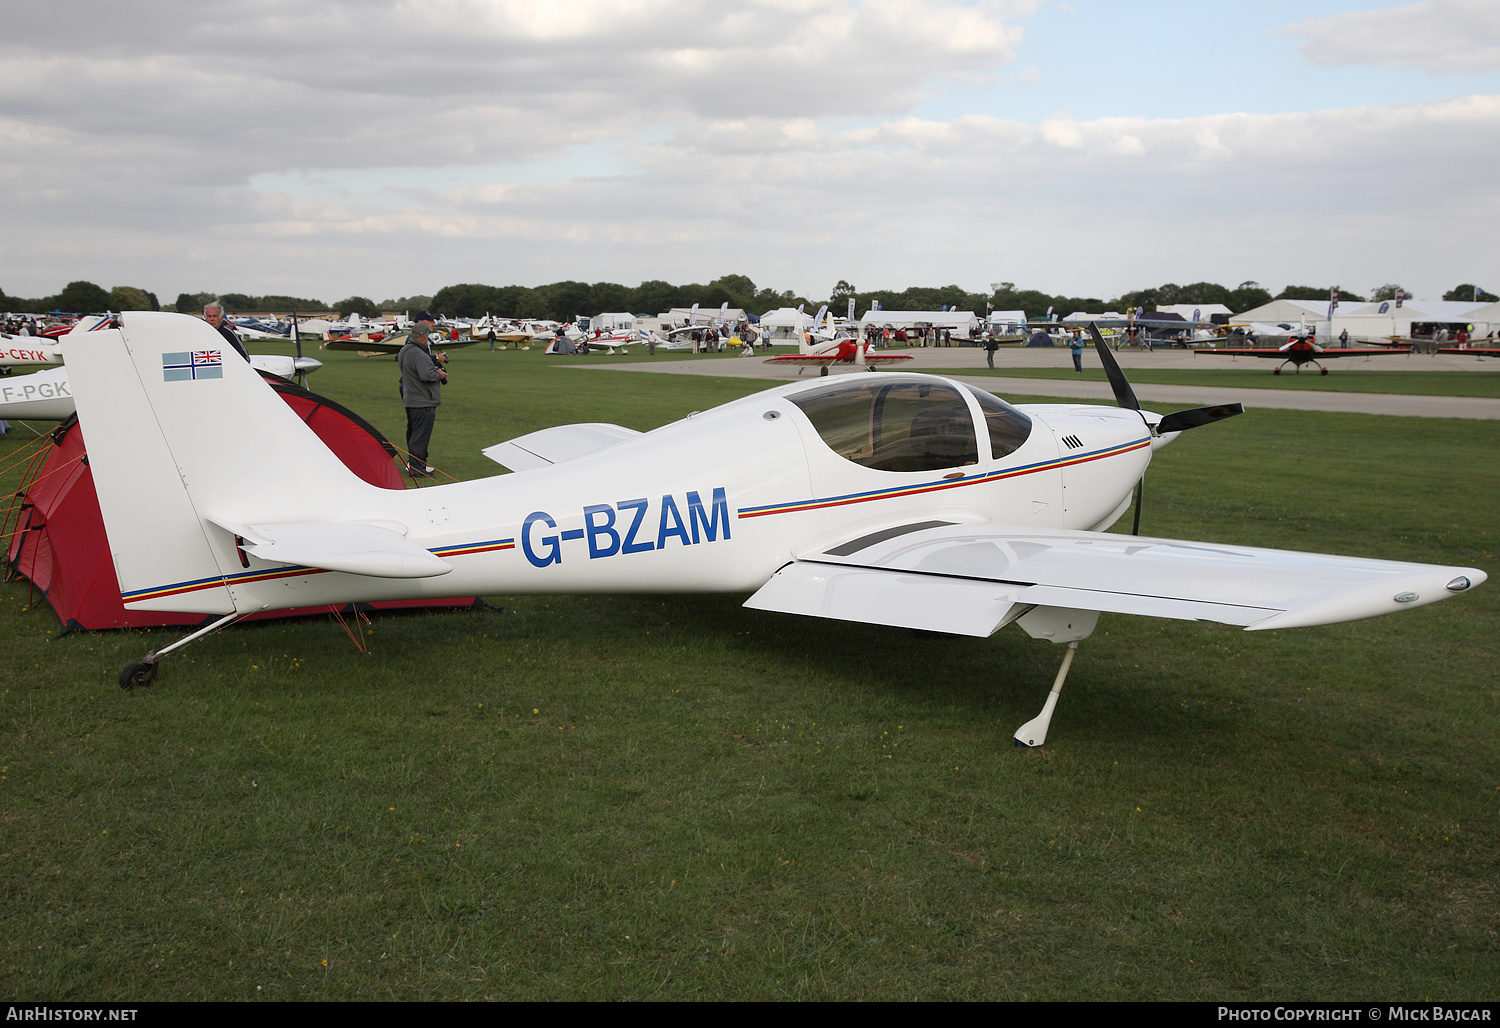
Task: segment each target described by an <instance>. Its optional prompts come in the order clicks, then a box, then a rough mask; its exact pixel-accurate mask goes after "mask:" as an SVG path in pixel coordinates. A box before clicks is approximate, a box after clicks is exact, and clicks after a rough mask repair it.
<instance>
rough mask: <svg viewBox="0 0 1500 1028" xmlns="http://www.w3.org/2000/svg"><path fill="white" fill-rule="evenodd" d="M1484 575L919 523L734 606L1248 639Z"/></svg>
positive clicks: (790, 572)
mask: <svg viewBox="0 0 1500 1028" xmlns="http://www.w3.org/2000/svg"><path fill="white" fill-rule="evenodd" d="M1486 577H1487V576H1486V575H1485V573H1484V572H1483V571H1480V570H1477V569H1475V568H1461V567H1440V566H1437V565H1432V564H1407V563H1401V562H1396V561H1385V560H1371V559H1368V558H1361V557H1341V556H1335V555H1331V554H1320V553H1299V552H1296V551H1292V550H1268V549H1259V548H1255V547H1249V546H1229V545H1222V544H1218V543H1200V542H1189V541H1184V540H1177V539H1152V538H1145V537H1141V536H1130V535H1115V534H1111V533H1105V532H1074V531H1067V530H1063V529H1055V530H1045V531H1038V530H1035V529H1027V528H1020V527H1015V526H1010V525H1000V524H993V523H988V522H982V523H968V524H952V523H945V522H935V521H928V522H919V523H915V524H909V525H898V526H894V527H892V528H888V529H884V530H881V531H878V532H873V533H870V534H868V535H865V536H861V537H858V538H854V539H851V540H849V541H847V542H844V543H841V544H839V545H836V546H832V547H829V548H827V549H822V550H818V551H814V552H809V553H806V554H803V555H801V556H799V557H798V558H797V559H796V560H794V561H792V562H791V563H789V564H787V565H786V566H784V567H782V568H781V569H780V570H779V571H777V572H776V574H775V575H773V576H772V577H771V579H770V581H768V582H767V583H766V584H765V585H764V586H762V587H761V588H760V590H759V591H758V592H756V593H755V595H753V596H752V597H750V599H749V600H748V601H746V603H745V606H747V607H753V608H756V609H760V610H775V611H782V612H785V613H792V614H804V615H809V616H812V617H824V618H834V619H837V620H842V621H860V622H866V623H873V624H880V625H892V626H895V627H903V628H917V629H925V630H929V631H939V632H948V633H952V634H957V635H972V636H986V635H989V634H991V633H993V632H994V631H996V630H997V629H999V628H1001V627H1002V626H1004V625H1006V624H1009V623H1010V622H1011V621H1013V620H1015V619H1016V618H1018V617H1021V616H1024V615H1025V614H1026V613H1027V612H1028V611H1029V610H1030V609H1031V608H1032V607H1033V606H1044V607H1060V608H1065V609H1073V610H1083V611H1108V612H1113V613H1119V614H1141V615H1146V616H1151V617H1166V618H1176V619H1181V620H1188V621H1217V622H1219V623H1221V624H1228V625H1240V626H1243V627H1245V628H1247V629H1250V630H1255V631H1260V630H1264V629H1268V628H1272V629H1274V628H1299V627H1305V626H1309V625H1325V624H1336V623H1339V622H1342V621H1354V620H1358V619H1360V618H1367V617H1374V616H1376V615H1378V614H1388V613H1391V612H1393V611H1397V610H1403V609H1406V608H1409V607H1420V606H1423V605H1425V604H1428V603H1432V602H1434V601H1436V600H1440V599H1444V598H1446V597H1449V596H1452V595H1453V594H1454V593H1456V592H1462V591H1464V590H1466V589H1468V588H1469V587H1470V586H1473V585H1478V584H1480V583H1481V582H1483V581H1484V580H1485V578H1486Z"/></svg>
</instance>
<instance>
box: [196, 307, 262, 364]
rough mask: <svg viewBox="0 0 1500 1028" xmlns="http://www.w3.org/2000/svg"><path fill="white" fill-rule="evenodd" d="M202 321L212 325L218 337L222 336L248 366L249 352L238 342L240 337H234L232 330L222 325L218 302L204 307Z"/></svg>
mask: <svg viewBox="0 0 1500 1028" xmlns="http://www.w3.org/2000/svg"><path fill="white" fill-rule="evenodd" d="M203 320H204V321H206V322H208V323H209V324H210V325H212V326H213V327H214V329H215V330H216V331H217V332H218V333H219V335H221V336H223V337H224V339H225V341H226V342H228V343H229V345H230V346H232V347H234V352H235V353H237V354H239V355H240V356H241V357H243V358H245V363H247V364H248V363H249V362H250V352H249V351H248V350H246V349H245V344H244V343H241V342H240V337H239V336H237V335H235V333H234V329H232V328H230V327H229V326H228V325H226V324H224V305H223V304H221V303H220V302H219V301H218V300H214V301H213V302H212V303H210V304H209V305H208V306H207V307H204V308H203Z"/></svg>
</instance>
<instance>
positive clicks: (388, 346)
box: [322, 332, 486, 354]
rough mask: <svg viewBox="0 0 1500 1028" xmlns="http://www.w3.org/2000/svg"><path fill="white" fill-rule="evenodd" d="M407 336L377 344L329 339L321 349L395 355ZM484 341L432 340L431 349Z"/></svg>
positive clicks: (363, 340) (358, 340)
mask: <svg viewBox="0 0 1500 1028" xmlns="http://www.w3.org/2000/svg"><path fill="white" fill-rule="evenodd" d="M407 334H408V333H405V332H403V333H401V334H400V335H396V336H387V337H386V338H384V339H382V340H380V341H379V342H374V341H372V340H369V339H330V340H328V341H327V342H326V343H323V344H322V348H323V349H325V350H353V351H355V352H356V353H364V354H371V353H389V354H395V353H399V352H400V351H401V347H402V345H403V344H404V343H405V342H406V337H407ZM485 341H486V340H485V339H484V337H483V336H481V337H480V338H478V339H460V340H458V341H457V342H452V341H450V340H447V339H433V340H432V348H433V349H434V350H457V349H459V348H460V347H464V346H473V345H474V344H475V343H482V342H485Z"/></svg>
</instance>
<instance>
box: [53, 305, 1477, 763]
mask: <svg viewBox="0 0 1500 1028" xmlns="http://www.w3.org/2000/svg"><path fill="white" fill-rule="evenodd" d="M64 345H65V350H66V355H67V358H68V368H69V370H70V372H71V373H72V376H73V388H74V392H75V394H76V398H77V401H78V412H79V416H80V419H81V421H82V425H83V429H84V431H85V432H87V433H88V439H89V457H90V462H91V468H92V470H93V477H94V483H95V486H96V489H97V492H98V496H99V505H100V508H101V511H102V513H103V518H104V524H105V528H106V531H107V533H108V536H109V543H110V550H111V552H112V553H113V554H114V559H115V566H116V569H117V572H118V577H119V583H120V589H121V595H122V597H123V600H124V602H125V605H126V606H127V607H129V608H132V609H151V610H174V611H191V612H197V613H203V614H212V615H218V618H217V620H215V621H214V622H213V623H212V624H210V625H208V626H206V627H205V628H202V629H200V630H199V631H198V632H195V633H193V634H191V635H188V636H186V637H185V638H183V639H181V640H179V641H178V642H176V643H173V644H172V645H170V646H166V647H163V648H162V649H160V650H157V651H155V652H153V653H149V654H147V655H146V657H145V658H144V659H143V660H142V661H141V662H139V663H136V664H132V665H131V666H129V667H127V668H126V669H125V670H124V672H122V674H121V676H120V681H121V685H122V686H124V687H126V688H131V687H135V686H138V685H144V684H146V683H148V682H150V681H151V679H152V677H153V676H154V675H155V674H156V670H157V667H158V664H159V662H160V661H161V660H162V658H163V657H165V656H166V655H167V654H169V653H171V652H174V651H175V650H177V649H179V648H181V647H182V646H183V645H186V644H188V643H190V642H191V641H192V640H193V639H195V638H197V637H199V636H200V635H202V634H206V633H207V632H210V631H213V630H214V629H215V628H218V627H222V626H224V625H227V624H229V623H230V622H232V621H234V620H236V619H237V618H239V617H241V616H243V615H245V614H247V613H249V612H251V611H261V610H271V609H282V608H287V607H293V606H312V605H316V604H324V603H340V604H342V603H346V602H350V601H365V600H377V599H397V598H421V597H441V596H455V595H476V594H477V595H493V594H497V593H499V594H506V593H610V592H750V593H753V595H752V596H751V597H750V599H749V600H748V601H747V602H746V605H747V606H749V607H753V608H757V609H760V610H768V611H779V612H785V613H793V614H802V615H807V616H812V617H821V618H833V619H839V620H847V621H858V622H865V623H873V624H879V625H889V626H894V627H903V628H913V629H922V630H929V631H937V632H944V633H950V634H961V635H970V636H980V637H982V636H987V635H990V634H991V633H993V632H995V631H996V630H997V629H999V628H1001V627H1002V626H1004V625H1007V624H1009V623H1011V622H1012V621H1014V622H1016V623H1017V624H1019V625H1020V626H1021V627H1022V628H1023V629H1024V630H1025V631H1026V632H1028V633H1029V634H1030V635H1032V636H1033V637H1035V638H1041V639H1048V640H1050V641H1052V642H1054V643H1059V644H1065V645H1066V646H1067V647H1068V649H1067V652H1066V653H1065V655H1064V659H1063V663H1062V669H1061V670H1060V671H1059V673H1058V676H1057V679H1056V681H1055V682H1054V684H1053V687H1052V691H1051V693H1050V694H1049V696H1048V698H1047V702H1046V705H1045V707H1044V708H1043V711H1042V713H1041V714H1040V715H1038V717H1037V718H1035V719H1033V720H1032V721H1031V722H1028V723H1027V724H1026V725H1024V726H1022V728H1021V729H1020V730H1019V731H1018V732H1017V733H1016V739H1017V742H1018V743H1019V744H1024V745H1040V744H1041V743H1042V742H1043V741H1044V740H1045V738H1046V733H1047V726H1048V723H1049V722H1050V720H1051V717H1052V712H1053V710H1054V708H1055V706H1056V703H1057V696H1058V693H1059V691H1060V690H1061V688H1062V684H1063V680H1064V678H1065V676H1066V673H1067V670H1068V667H1069V666H1070V665H1071V663H1072V659H1073V654H1074V652H1075V650H1076V648H1077V644H1078V642H1079V640H1082V639H1085V638H1087V637H1088V636H1089V635H1090V634H1091V633H1092V632H1093V630H1094V627H1095V624H1096V622H1097V621H1098V617H1099V613H1100V612H1101V611H1112V612H1120V613H1129V614H1144V615H1151V616H1156V617H1168V618H1181V619H1189V620H1208V621H1218V622H1222V623H1226V624H1232V625H1240V626H1244V627H1245V628H1247V629H1252V630H1264V629H1281V628H1294V627H1300V626H1305V625H1322V624H1331V623H1336V622H1341V621H1349V620H1355V619H1358V618H1365V617H1372V616H1374V615H1377V614H1385V613H1390V612H1393V611H1398V610H1406V609H1411V608H1414V607H1419V606H1422V605H1424V604H1428V603H1432V602H1434V601H1437V600H1441V599H1446V598H1448V597H1451V596H1453V595H1456V594H1458V593H1460V592H1463V591H1465V590H1467V589H1469V588H1470V587H1472V586H1474V585H1477V584H1480V583H1482V582H1483V581H1484V580H1485V574H1484V572H1483V571H1480V570H1477V569H1474V568H1461V567H1460V568H1454V567H1438V566H1433V565H1425V564H1410V563H1397V562H1391V561H1382V560H1371V559H1364V558H1356V557H1341V556H1326V555H1319V554H1311V553H1297V552H1292V551H1284V550H1268V549H1257V548H1252V547H1244V546H1229V545H1221V544H1217V543H1195V542H1183V541H1177V540H1171V539H1152V538H1142V537H1138V536H1125V535H1114V534H1106V533H1105V532H1104V529H1106V528H1108V527H1109V526H1110V525H1111V524H1112V523H1113V522H1114V521H1115V520H1116V519H1117V518H1118V517H1120V516H1121V515H1122V514H1123V513H1124V512H1125V510H1126V509H1127V508H1128V507H1129V505H1130V500H1131V492H1132V489H1133V488H1134V487H1135V486H1136V484H1137V483H1138V482H1139V481H1140V479H1141V477H1142V475H1143V474H1144V472H1145V470H1146V467H1147V465H1148V464H1149V463H1150V459H1151V455H1152V453H1153V452H1155V450H1156V449H1158V448H1159V447H1161V446H1164V445H1166V444H1167V443H1169V442H1171V441H1172V440H1173V439H1175V438H1176V436H1177V435H1178V434H1179V433H1180V432H1181V431H1183V430H1184V429H1187V428H1191V427H1195V426H1197V425H1203V424H1208V423H1211V422H1213V421H1215V420H1219V419H1220V418H1222V417H1226V416H1229V415H1231V414H1234V413H1237V412H1238V410H1237V407H1218V408H1204V409H1199V410H1191V411H1182V412H1179V413H1177V414H1170V415H1167V416H1165V417H1162V416H1160V415H1157V414H1154V413H1150V412H1147V411H1142V410H1141V409H1140V405H1139V403H1137V402H1135V396H1134V393H1133V392H1132V391H1131V389H1130V386H1129V383H1128V382H1126V381H1125V379H1124V376H1123V374H1121V373H1120V371H1119V367H1118V365H1116V364H1115V362H1114V360H1113V356H1112V355H1111V354H1110V352H1109V350H1108V349H1107V348H1106V347H1105V346H1104V345H1103V343H1102V341H1100V340H1099V339H1098V337H1097V336H1096V338H1095V346H1096V349H1097V350H1098V351H1099V355H1100V360H1101V362H1102V363H1104V365H1105V367H1106V369H1108V370H1109V373H1110V375H1111V381H1112V384H1113V385H1114V387H1115V393H1116V397H1117V399H1118V400H1119V402H1120V404H1121V406H1120V407H1102V406H1085V405H1077V404H1061V405H1036V406H1026V407H1013V406H1011V405H1010V404H1008V403H1006V402H1004V401H1003V400H1001V399H999V398H997V397H995V396H993V395H991V394H989V393H987V392H984V391H983V390H980V389H977V388H974V387H971V386H967V385H963V384H961V383H958V382H954V381H950V380H947V379H943V378H937V377H933V376H926V375H915V374H908V373H901V372H892V373H886V374H881V375H851V376H839V377H837V378H834V379H831V380H821V379H820V380H818V381H808V382H795V383H791V384H788V385H784V386H780V387H777V388H772V389H769V390H766V391H764V392H761V393H757V394H754V395H751V396H747V397H744V398H742V399H739V400H735V401H732V402H730V403H727V404H724V405H723V406H720V407H717V408H714V409H713V410H710V411H706V412H703V413H694V414H691V415H689V416H688V417H687V418H684V419H683V420H681V421H677V422H674V423H672V424H669V425H664V426H662V427H661V428H657V429H655V430H653V431H651V432H647V433H644V434H643V433H639V432H634V431H632V430H630V429H626V428H621V427H619V426H615V425H602V426H601V425H569V426H561V427H557V428H551V429H546V430H543V431H540V432H533V433H530V434H529V435H525V436H521V437H519V438H516V439H512V440H510V441H509V442H508V443H505V444H501V446H500V447H498V448H496V449H495V450H494V452H493V455H494V456H496V457H497V458H499V459H500V460H501V461H502V462H504V463H506V464H509V465H511V466H512V467H515V468H517V469H518V471H517V473H515V474H511V475H501V476H496V477H493V478H485V479H480V480H477V481H468V482H458V483H454V484H450V485H441V486H433V487H430V488H426V489H421V490H410V491H395V490H384V489H377V488H374V487H372V486H369V485H367V484H365V483H364V482H362V481H361V480H359V479H358V478H356V477H355V476H354V475H353V474H352V473H351V472H349V471H348V470H347V469H346V468H345V467H344V466H343V465H342V464H341V463H340V462H339V461H338V459H337V458H336V457H334V456H333V454H332V453H330V452H329V451H328V450H327V449H326V448H325V447H324V446H323V445H322V444H321V443H320V442H319V441H318V439H317V437H316V436H315V435H314V434H313V433H312V431H311V430H310V429H308V427H307V426H306V425H305V424H303V422H302V421H301V420H300V419H299V418H298V417H297V416H296V415H295V414H294V413H292V412H291V411H290V410H289V409H288V408H287V407H286V405H285V404H284V403H282V402H280V401H279V400H278V399H277V398H276V397H275V396H274V395H273V393H272V392H271V390H270V389H269V388H267V386H266V385H265V383H264V382H263V381H262V380H261V379H260V378H259V376H257V375H255V374H254V372H252V371H251V370H250V369H249V368H248V367H245V366H244V365H243V364H242V363H241V362H236V361H225V362H223V364H222V366H221V367H220V368H218V369H209V370H210V371H214V370H216V371H217V372H218V373H216V374H205V375H203V376H201V377H182V376H173V375H172V374H170V373H169V371H168V369H170V368H171V367H172V366H173V361H174V360H176V359H177V358H179V357H180V356H181V355H183V354H191V353H196V352H198V351H200V350H207V349H210V348H216V347H217V345H218V344H217V336H216V334H215V333H214V332H213V330H212V329H211V328H209V327H208V326H206V325H204V324H203V323H202V322H200V321H198V320H197V319H195V318H189V317H182V316H179V315H172V314H157V313H149V312H143V313H135V312H131V313H127V314H125V315H124V316H123V318H122V319H121V326H120V328H119V329H115V330H110V331H106V332H96V333H89V334H86V335H80V336H73V337H70V338H69V339H68V341H67V342H66V343H65V344H64ZM230 436H232V437H233V438H234V439H235V440H236V443H237V445H239V446H241V447H242V448H244V452H251V453H254V454H256V455H257V457H256V459H254V460H247V459H243V457H242V456H241V457H237V458H236V459H233V460H230V459H226V455H225V451H224V447H223V441H224V439H225V438H228V437H230Z"/></svg>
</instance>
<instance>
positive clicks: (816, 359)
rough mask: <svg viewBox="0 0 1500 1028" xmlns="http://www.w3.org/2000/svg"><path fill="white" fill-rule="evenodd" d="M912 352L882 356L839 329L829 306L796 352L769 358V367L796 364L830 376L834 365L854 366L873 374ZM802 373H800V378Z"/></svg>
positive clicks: (884, 354)
mask: <svg viewBox="0 0 1500 1028" xmlns="http://www.w3.org/2000/svg"><path fill="white" fill-rule="evenodd" d="M912 359H913V357H912V355H911V354H909V353H881V352H879V351H878V350H876V349H875V347H873V346H871V345H870V344H869V343H865V342H862V341H860V339H859V338H858V337H857V336H853V335H849V334H848V333H846V332H840V331H838V330H836V329H835V328H834V327H833V325H832V323H831V321H830V320H829V317H828V305H827V304H826V303H825V304H824V305H823V306H822V307H820V308H818V316H817V318H816V319H814V321H813V326H812V330H811V331H810V332H807V333H804V335H803V337H802V341H801V343H800V344H799V345H798V352H797V353H783V354H780V355H778V356H775V357H767V358H766V360H765V363H767V364H793V365H799V366H801V367H802V368H819V369H820V370H819V372H818V374H819V375H827V374H828V368H829V366H830V365H833V364H854V365H858V366H859V367H862V368H866V369H868V370H870V371H874V370H875V369H876V368H877V367H879V366H880V365H882V364H894V363H895V362H896V361H909V360H912ZM801 373H802V372H800V371H799V372H798V374H799V375H800V374H801Z"/></svg>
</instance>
